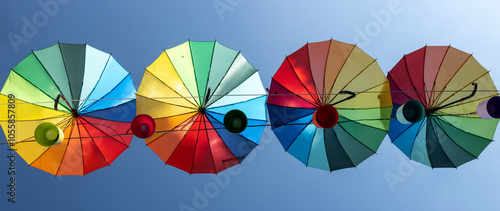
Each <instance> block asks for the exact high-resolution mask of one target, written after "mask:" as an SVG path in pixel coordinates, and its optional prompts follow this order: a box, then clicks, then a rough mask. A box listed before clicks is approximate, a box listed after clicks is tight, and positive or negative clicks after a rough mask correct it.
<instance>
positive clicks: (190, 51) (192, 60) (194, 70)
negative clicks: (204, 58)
mask: <svg viewBox="0 0 500 211" xmlns="http://www.w3.org/2000/svg"><path fill="white" fill-rule="evenodd" d="M188 46H189V54H190V55H191V64H193V76H194V84H195V86H196V88H195V89H196V92H198V96H197V98H200V96H201V95H202V93H199V89H198V78H197V77H196V69H195V68H196V67H195V65H194V59H193V51H192V49H191V40H189V39H188ZM186 88H187V87H186ZM205 88H206V87H205ZM188 91H189V89H188ZM194 101H195V102H196V99H195V100H194ZM200 107H203V103H201V100H200Z"/></svg>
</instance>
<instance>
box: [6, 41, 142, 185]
mask: <svg viewBox="0 0 500 211" xmlns="http://www.w3.org/2000/svg"><path fill="white" fill-rule="evenodd" d="M134 93H135V88H134V85H133V84H132V80H131V78H130V75H129V73H128V72H127V71H125V70H124V69H123V68H122V67H121V66H120V65H119V64H118V62H116V60H115V59H114V58H113V57H112V56H111V55H110V54H107V53H104V52H102V51H99V50H97V49H95V48H93V47H91V46H89V45H87V44H64V43H58V44H56V45H53V46H51V47H48V48H45V49H42V50H38V51H33V52H32V53H30V54H29V55H28V56H27V57H26V58H25V59H24V60H23V61H21V62H20V63H19V64H18V65H17V66H16V67H14V68H13V69H12V71H11V72H10V74H9V77H8V78H7V81H6V82H5V84H4V86H3V88H2V90H1V95H0V112H2V115H0V125H1V126H2V129H3V130H4V133H5V135H6V137H7V139H8V140H9V142H10V145H11V147H12V148H13V149H14V150H16V152H17V153H18V154H19V155H20V156H21V157H22V158H23V159H24V160H25V161H26V162H27V163H28V164H29V165H30V166H33V167H36V168H39V169H42V170H44V171H46V172H49V173H51V174H54V175H85V174H87V173H90V172H92V171H94V170H97V169H99V168H102V167H104V166H108V165H110V164H111V163H112V162H113V161H114V160H115V159H116V158H117V157H118V155H120V154H121V153H122V152H123V151H124V150H125V149H126V148H127V147H128V146H129V144H130V141H131V139H132V134H131V133H128V135H126V133H127V131H128V130H129V128H130V126H129V124H130V123H129V122H130V121H131V120H132V118H133V117H134V115H135V100H134V99H135V95H134ZM59 98H61V99H59ZM42 123H52V124H53V125H56V126H57V127H59V128H60V129H61V132H62V134H57V128H56V129H54V130H53V131H52V132H54V133H52V132H49V133H47V135H46V136H47V138H50V137H51V136H53V138H61V136H64V139H63V141H62V143H61V144H59V145H54V146H42V145H40V144H39V143H37V141H38V140H37V141H35V137H34V136H35V129H36V128H37V127H38V126H39V125H49V126H48V128H50V125H51V124H42ZM41 128H44V126H42V127H41ZM45 128H47V127H45Z"/></svg>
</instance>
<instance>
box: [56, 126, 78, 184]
mask: <svg viewBox="0 0 500 211" xmlns="http://www.w3.org/2000/svg"><path fill="white" fill-rule="evenodd" d="M74 121H76V120H75V119H74V118H71V120H70V121H69V124H68V125H67V127H70V129H69V130H70V131H69V137H68V142H66V148H65V149H64V154H63V156H62V158H61V162H58V163H59V166H58V167H57V171H56V174H55V175H58V173H59V171H60V170H61V165H62V162H63V161H64V158H65V157H66V153H67V152H68V146H69V142H70V141H71V135H72V134H73V127H74V125H75V124H74ZM67 127H66V129H67Z"/></svg>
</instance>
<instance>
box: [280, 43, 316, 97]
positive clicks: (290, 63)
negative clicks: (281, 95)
mask: <svg viewBox="0 0 500 211" xmlns="http://www.w3.org/2000/svg"><path fill="white" fill-rule="evenodd" d="M307 55H308V56H309V52H308V53H307ZM307 59H308V60H309V58H307ZM285 61H286V62H288V64H289V65H290V67H292V70H293V71H292V72H293V74H294V75H295V76H296V77H297V79H298V80H299V82H300V84H301V85H302V87H304V89H305V90H306V92H307V93H308V94H309V95H310V96H312V97H313V99H314V103H315V104H313V105H315V106H319V105H321V104H320V101H319V99H318V96H317V95H315V94H312V93H311V90H309V89H308V88H307V87H306V85H305V84H304V82H302V79H301V78H300V77H299V75H297V71H295V68H294V67H293V65H292V62H290V59H289V58H288V56H287V57H286V58H285ZM309 71H310V70H309ZM311 78H312V73H311ZM275 81H276V80H275ZM276 82H277V81H276ZM278 83H279V82H278ZM280 85H281V84H280ZM281 86H283V85H281ZM283 87H285V86H283ZM315 87H316V86H315ZM285 89H286V88H285ZM315 89H316V88H315ZM287 90H288V89H287ZM290 93H293V92H290ZM294 94H295V93H294ZM304 94H305V93H304Z"/></svg>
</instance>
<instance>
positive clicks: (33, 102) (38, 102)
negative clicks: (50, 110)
mask: <svg viewBox="0 0 500 211" xmlns="http://www.w3.org/2000/svg"><path fill="white" fill-rule="evenodd" d="M11 70H12V71H14V72H15V73H16V74H17V75H18V76H19V77H21V78H22V79H24V80H25V81H26V82H28V83H29V84H31V85H32V86H33V87H35V88H37V89H38V90H39V91H40V92H42V93H43V94H44V95H45V96H47V97H49V98H50V99H52V100H54V99H53V98H52V97H51V96H49V95H48V94H47V93H45V92H44V91H42V90H41V89H40V88H38V87H37V86H35V84H33V83H31V81H29V80H28V79H26V78H25V77H23V76H22V75H19V74H18V73H17V72H16V71H15V70H13V69H11ZM20 100H22V99H20ZM22 101H25V102H26V104H31V105H36V106H40V107H43V108H47V107H44V106H41V105H37V104H35V103H46V102H33V103H31V102H28V101H26V100H22ZM47 103H49V102H47ZM50 103H53V102H50ZM16 104H21V103H16ZM4 105H5V104H4ZM64 108H66V106H64ZM62 112H66V111H62Z"/></svg>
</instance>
